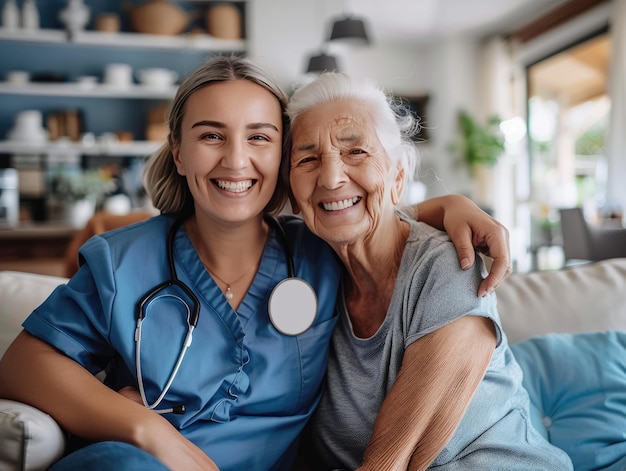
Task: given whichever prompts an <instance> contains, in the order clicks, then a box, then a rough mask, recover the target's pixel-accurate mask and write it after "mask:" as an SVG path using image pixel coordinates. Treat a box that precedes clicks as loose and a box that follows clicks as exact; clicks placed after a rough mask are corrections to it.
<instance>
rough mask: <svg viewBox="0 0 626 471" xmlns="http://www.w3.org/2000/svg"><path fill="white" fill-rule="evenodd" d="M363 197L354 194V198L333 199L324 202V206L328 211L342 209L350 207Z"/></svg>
mask: <svg viewBox="0 0 626 471" xmlns="http://www.w3.org/2000/svg"><path fill="white" fill-rule="evenodd" d="M360 199H361V198H359V197H358V196H353V197H352V198H349V199H345V200H341V201H333V202H332V203H322V206H323V207H324V209H325V210H326V211H341V210H342V209H346V208H349V207H351V206H354V205H355V204H356V203H358V201H359V200H360Z"/></svg>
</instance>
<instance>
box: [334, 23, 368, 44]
mask: <svg viewBox="0 0 626 471" xmlns="http://www.w3.org/2000/svg"><path fill="white" fill-rule="evenodd" d="M336 39H349V40H352V41H354V42H359V43H362V44H369V42H370V40H369V37H368V35H367V31H366V29H365V23H364V22H363V20H359V19H356V18H351V17H344V18H341V19H338V20H335V22H334V23H333V29H332V31H331V33H330V40H331V41H333V40H336Z"/></svg>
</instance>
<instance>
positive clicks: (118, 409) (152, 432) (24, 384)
mask: <svg viewBox="0 0 626 471" xmlns="http://www.w3.org/2000/svg"><path fill="white" fill-rule="evenodd" d="M0 397H3V398H7V399H13V400H17V401H20V402H24V403H26V404H30V405H32V406H34V407H37V408H38V409H41V410H43V411H44V412H46V413H48V414H50V415H51V416H52V417H53V418H54V419H55V420H56V421H57V422H58V423H59V424H60V426H61V427H62V428H63V429H65V430H67V431H69V432H71V433H73V434H74V435H77V436H80V437H82V438H85V439H88V440H93V441H104V440H114V441H122V442H126V443H130V444H131V445H135V446H137V447H139V448H142V449H143V450H145V451H147V452H149V453H151V454H152V455H154V456H156V457H157V458H159V459H160V460H161V461H162V462H163V463H164V464H165V465H166V466H168V467H169V468H170V469H172V470H181V471H182V470H198V471H200V470H209V471H210V470H217V469H218V468H217V466H216V465H215V463H214V462H213V461H212V460H211V459H210V458H209V457H207V456H206V454H205V453H204V452H203V451H202V450H201V449H200V448H198V447H197V446H196V445H194V444H193V443H191V442H190V441H189V440H187V439H186V438H185V437H184V436H183V435H182V434H181V433H180V432H179V431H178V430H176V429H175V428H174V427H173V426H172V425H171V424H170V423H169V422H168V421H167V420H166V419H165V418H163V417H161V416H160V415H159V414H157V413H155V412H152V411H150V410H148V409H146V408H145V407H143V406H142V405H139V404H137V403H135V402H133V401H132V400H129V399H127V398H125V397H124V396H122V395H121V394H118V393H117V392H115V391H113V390H111V389H109V388H108V387H107V386H105V385H104V384H102V383H101V382H100V381H99V380H98V379H97V378H95V377H94V376H93V375H91V373H89V372H88V371H87V370H86V369H85V368H83V367H82V366H81V365H79V364H78V363H76V362H75V361H74V360H72V359H70V358H68V357H66V356H65V355H63V354H62V353H60V352H59V351H58V350H56V349H55V348H53V347H52V346H50V345H49V344H47V343H46V342H43V341H41V340H39V339H38V338H36V337H34V336H32V335H30V334H28V333H27V332H26V331H23V332H22V333H20V334H19V335H18V337H17V338H16V339H15V341H14V342H13V343H12V344H11V346H10V347H9V349H8V350H7V352H6V353H5V355H4V357H3V358H2V360H1V361H0Z"/></svg>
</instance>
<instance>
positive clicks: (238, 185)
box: [216, 180, 252, 193]
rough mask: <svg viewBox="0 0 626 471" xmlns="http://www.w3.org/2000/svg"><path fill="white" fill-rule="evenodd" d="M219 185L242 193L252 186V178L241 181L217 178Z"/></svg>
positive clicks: (223, 188)
mask: <svg viewBox="0 0 626 471" xmlns="http://www.w3.org/2000/svg"><path fill="white" fill-rule="evenodd" d="M216 183H217V186H219V187H220V188H221V189H222V190H226V191H232V192H233V193H241V192H243V191H246V190H249V189H250V187H251V186H252V180H246V181H241V182H227V181H224V180H216Z"/></svg>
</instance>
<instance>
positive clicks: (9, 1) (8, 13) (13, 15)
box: [2, 0, 20, 29]
mask: <svg viewBox="0 0 626 471" xmlns="http://www.w3.org/2000/svg"><path fill="white" fill-rule="evenodd" d="M2 26H3V27H4V28H7V29H17V28H19V26H20V10H19V8H17V4H16V3H15V0H4V7H3V8H2Z"/></svg>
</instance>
